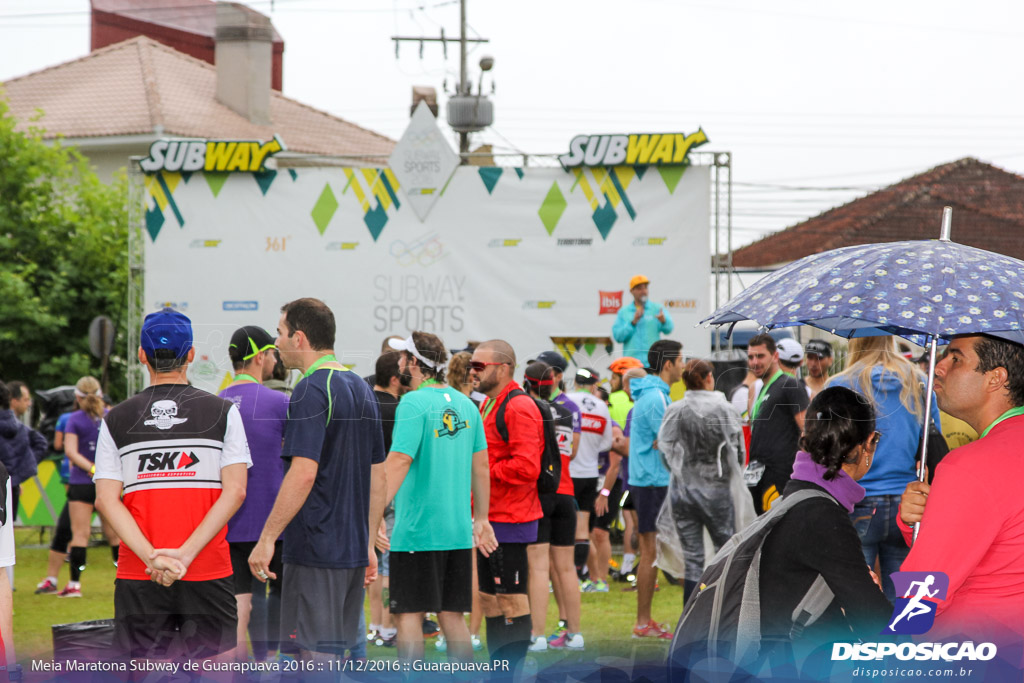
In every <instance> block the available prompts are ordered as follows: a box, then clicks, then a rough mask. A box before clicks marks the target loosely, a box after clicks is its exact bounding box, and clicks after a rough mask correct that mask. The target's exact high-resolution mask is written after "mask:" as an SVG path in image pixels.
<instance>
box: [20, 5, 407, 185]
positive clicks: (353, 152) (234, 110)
mask: <svg viewBox="0 0 1024 683" xmlns="http://www.w3.org/2000/svg"><path fill="white" fill-rule="evenodd" d="M217 21H218V27H217V45H216V48H217V56H216V65H211V64H208V63H207V62H205V61H202V60H200V59H196V58H194V57H191V56H189V55H186V54H184V53H182V52H179V51H177V50H175V49H173V48H171V47H168V46H166V45H163V44H161V43H160V42H158V41H156V40H154V39H152V38H149V37H145V36H138V37H135V38H131V39H129V40H125V41H123V42H120V43H117V44H114V45H110V46H107V47H104V48H101V49H98V50H96V51H94V52H91V53H90V54H88V55H86V56H84V57H81V58H79V59H76V60H73V61H70V62H65V63H63V64H58V65H56V66H52V67H49V68H47V69H43V70H42V71H37V72H35V73H31V74H28V75H27V76H22V77H20V78H14V79H11V80H9V81H7V82H5V83H3V84H2V85H0V91H2V92H0V96H3V97H6V99H7V101H8V106H9V109H10V114H11V115H12V116H13V117H14V118H15V119H16V120H18V121H19V126H21V127H23V128H26V127H28V126H30V125H31V126H40V127H42V128H44V129H45V130H46V136H47V137H51V138H56V137H57V136H61V137H63V138H64V139H65V141H66V142H67V143H69V144H72V145H75V146H77V147H78V148H79V149H80V150H81V151H82V152H83V153H84V154H85V155H86V156H87V157H88V158H89V160H90V161H91V162H92V164H93V165H94V166H96V168H97V171H98V172H99V173H100V175H101V177H109V176H110V174H112V173H113V172H115V171H116V170H117V169H118V168H121V167H125V166H127V164H128V160H129V158H130V157H132V156H145V155H146V154H147V153H148V150H149V146H150V144H151V143H152V142H154V141H155V140H158V139H160V138H165V137H189V138H206V139H227V140H238V139H243V140H246V139H247V140H270V139H271V138H273V137H274V136H275V135H277V136H279V137H280V138H281V140H283V141H284V144H285V146H286V147H287V150H288V152H287V153H282V154H279V155H277V158H278V159H279V160H285V159H287V158H288V157H289V155H293V156H294V155H324V156H346V157H353V156H355V157H368V158H376V159H377V160H378V161H379V159H380V158H381V157H387V156H388V155H389V154H390V153H391V150H392V148H393V147H394V144H395V143H394V141H393V140H391V139H390V138H388V137H386V136H384V135H381V134H379V133H375V132H373V131H371V130H368V129H367V128H364V127H362V126H359V125H356V124H354V123H351V122H349V121H346V120H344V119H341V118H339V117H337V116H334V115H332V114H328V113H326V112H323V111H320V110H318V109H314V108H313V107H310V106H308V105H306V104H303V103H301V102H298V101H296V100H293V99H291V98H289V97H285V96H284V95H283V94H282V93H281V92H280V91H277V90H273V89H272V88H271V87H270V85H271V74H272V70H271V63H272V41H273V36H274V35H275V34H274V33H273V31H272V28H271V27H270V22H269V20H268V19H267V18H266V17H265V16H263V15H262V14H259V13H258V12H255V11H253V10H251V9H249V8H247V7H244V6H242V5H235V4H230V3H217ZM285 163H287V162H285ZM348 163H353V162H352V161H349V162H348Z"/></svg>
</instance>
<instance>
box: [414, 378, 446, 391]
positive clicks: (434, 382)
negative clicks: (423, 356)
mask: <svg viewBox="0 0 1024 683" xmlns="http://www.w3.org/2000/svg"><path fill="white" fill-rule="evenodd" d="M439 386H441V383H440V382H438V381H437V380H436V379H434V378H433V377H431V378H430V379H428V380H427V381H426V382H423V383H422V384H420V385H419V386H418V387H416V389H417V390H419V389H426V388H427V387H439Z"/></svg>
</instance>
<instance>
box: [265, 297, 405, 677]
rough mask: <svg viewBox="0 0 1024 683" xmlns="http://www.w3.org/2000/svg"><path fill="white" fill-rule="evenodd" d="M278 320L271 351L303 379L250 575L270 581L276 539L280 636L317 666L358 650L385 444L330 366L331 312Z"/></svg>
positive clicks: (286, 309)
mask: <svg viewBox="0 0 1024 683" xmlns="http://www.w3.org/2000/svg"><path fill="white" fill-rule="evenodd" d="M281 312H282V313H281V319H280V321H279V322H278V325H277V333H278V337H277V349H278V352H279V353H280V354H281V360H282V361H284V363H285V365H286V366H288V367H290V368H298V369H299V370H301V371H302V373H303V378H302V380H301V381H300V382H299V383H298V384H297V385H296V387H295V390H294V391H293V392H292V397H291V402H290V403H289V406H288V423H287V425H285V432H284V446H283V447H282V449H281V456H282V457H283V458H285V459H286V460H288V461H289V462H290V464H289V466H288V471H287V472H286V473H285V477H284V481H283V482H282V483H281V490H280V493H279V494H278V496H277V500H276V501H275V502H274V507H273V509H272V510H271V511H270V516H269V517H268V518H267V523H266V524H265V525H264V527H263V532H262V533H261V534H260V539H259V541H258V542H257V544H256V548H255V549H254V550H253V551H252V554H251V555H250V556H249V568H250V569H251V570H252V573H253V574H254V575H255V576H256V577H257V578H259V579H261V580H264V581H266V580H267V577H270V578H275V574H274V572H272V571H269V565H270V560H271V558H272V557H273V554H274V541H276V540H277V538H278V536H280V535H281V532H282V531H283V532H284V553H283V559H284V565H285V566H284V586H283V595H282V609H281V633H282V635H284V634H291V635H290V637H291V638H292V639H293V640H294V644H295V646H297V647H298V648H299V650H301V652H302V657H303V659H306V660H310V659H321V658H323V657H324V656H334V655H338V654H342V653H343V652H344V651H345V650H351V649H352V648H354V647H355V646H356V642H357V638H358V632H359V617H360V614H361V613H362V610H363V587H364V585H365V584H368V583H370V582H371V581H373V580H374V579H375V578H376V575H377V556H376V553H375V552H374V548H373V545H372V544H371V542H370V534H369V531H368V529H373V530H374V531H376V530H377V528H378V527H379V526H380V520H381V517H382V515H383V512H384V497H385V495H386V489H385V487H386V483H385V479H384V476H385V475H384V436H383V434H382V433H381V429H380V422H379V411H378V407H377V400H376V398H375V397H374V395H373V392H372V390H371V389H370V386H369V385H368V384H367V383H366V382H365V381H364V380H363V379H362V378H361V377H359V376H358V375H356V374H355V373H353V372H349V371H348V370H347V369H346V368H345V367H344V366H343V365H341V364H340V363H339V362H338V360H337V359H336V358H335V356H334V351H333V348H334V335H335V323H334V314H333V313H332V312H331V309H330V308H328V307H327V305H326V304H324V303H323V302H322V301H319V300H318V299H297V300H295V301H292V302H290V303H287V304H285V305H284V306H283V307H282V308H281ZM364 577H365V584H364Z"/></svg>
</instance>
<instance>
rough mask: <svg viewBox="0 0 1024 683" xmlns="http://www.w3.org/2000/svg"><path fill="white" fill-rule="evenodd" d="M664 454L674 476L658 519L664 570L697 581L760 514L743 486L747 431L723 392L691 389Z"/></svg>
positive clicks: (665, 427)
mask: <svg viewBox="0 0 1024 683" xmlns="http://www.w3.org/2000/svg"><path fill="white" fill-rule="evenodd" d="M658 450H659V451H660V452H661V454H662V457H663V458H664V461H665V465H666V467H668V470H669V472H670V473H671V479H670V481H669V486H668V495H667V496H665V503H664V504H663V505H662V508H661V512H660V513H659V515H658V522H657V529H658V557H657V565H658V567H660V568H662V569H664V570H665V571H666V572H668V573H669V574H671V575H673V576H675V577H678V578H686V579H687V580H690V581H697V580H698V579H699V578H700V575H701V573H702V572H703V571H704V565H705V562H706V560H707V559H710V558H711V557H713V556H714V553H715V552H716V551H717V550H718V549H719V548H720V547H721V546H722V544H724V543H725V542H726V541H728V540H729V538H730V537H731V536H732V535H733V534H735V533H736V532H737V531H739V530H740V529H742V528H743V527H745V526H746V525H748V524H750V523H751V522H752V521H753V520H754V518H755V517H756V515H755V514H754V505H753V501H752V500H751V497H750V493H749V492H748V490H747V487H746V484H745V483H744V481H743V461H744V459H745V455H746V454H745V452H744V445H743V430H742V426H741V424H740V418H739V416H737V415H736V411H735V410H734V409H733V407H732V406H731V405H730V404H729V402H728V400H726V398H725V396H724V395H723V394H722V393H721V392H718V391H701V390H689V391H687V392H686V394H685V395H684V396H683V398H682V400H680V401H677V402H675V403H673V404H671V405H670V406H669V407H668V409H667V410H666V411H665V416H664V417H663V418H662V421H661V429H660V430H659V432H658Z"/></svg>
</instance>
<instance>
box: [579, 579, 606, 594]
mask: <svg viewBox="0 0 1024 683" xmlns="http://www.w3.org/2000/svg"><path fill="white" fill-rule="evenodd" d="M587 584H588V585H586V586H583V587H581V588H580V590H581V591H582V592H584V593H607V592H608V582H607V581H587Z"/></svg>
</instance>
